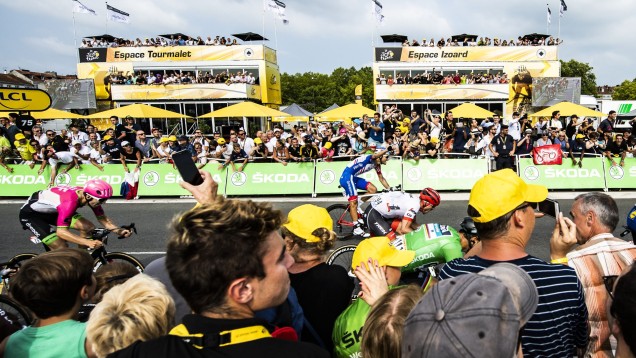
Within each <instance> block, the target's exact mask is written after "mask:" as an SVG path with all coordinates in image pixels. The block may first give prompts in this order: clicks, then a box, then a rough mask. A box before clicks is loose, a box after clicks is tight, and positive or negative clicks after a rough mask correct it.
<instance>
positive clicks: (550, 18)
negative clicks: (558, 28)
mask: <svg viewBox="0 0 636 358" xmlns="http://www.w3.org/2000/svg"><path fill="white" fill-rule="evenodd" d="M550 23H552V11H550V8H548V24H550Z"/></svg>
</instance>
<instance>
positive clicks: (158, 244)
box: [0, 198, 634, 263]
mask: <svg viewBox="0 0 636 358" xmlns="http://www.w3.org/2000/svg"><path fill="white" fill-rule="evenodd" d="M321 200H323V201H321ZM324 200H325V199H320V198H317V199H308V200H305V199H301V200H298V199H282V200H281V201H277V202H273V203H272V205H274V206H275V207H276V208H278V209H281V210H282V211H283V212H285V213H287V212H289V210H291V209H292V208H294V207H296V206H298V205H301V204H303V203H305V202H310V203H313V204H316V205H322V206H324V207H327V206H328V205H331V204H333V203H334V201H331V202H326V201H324ZM559 202H560V203H561V210H562V211H564V212H568V211H569V209H570V206H571V205H572V200H559ZM617 202H618V205H619V209H620V215H621V220H620V223H621V224H623V223H624V222H625V220H624V218H625V217H626V215H627V210H629V209H631V207H632V205H634V200H633V199H618V200H617ZM466 205H467V200H457V201H449V200H447V201H444V202H443V203H442V205H441V206H440V207H439V208H437V209H436V210H434V211H433V212H431V213H429V214H427V215H426V220H425V221H426V222H438V223H442V224H449V225H452V226H454V227H456V228H457V227H459V222H460V221H461V220H462V218H463V217H464V216H465V214H466ZM20 206H21V204H18V203H16V202H12V203H5V202H0V217H3V218H4V220H3V223H2V229H0V233H1V235H0V260H1V261H6V260H8V259H9V258H11V257H13V255H15V254H18V253H23V252H34V253H41V252H43V248H42V247H41V245H40V244H38V245H35V244H32V243H31V242H30V241H29V236H30V235H29V232H28V231H24V230H22V228H21V226H20V223H19V221H18V211H19V209H20ZM192 206H193V202H192V201H191V200H185V199H174V200H171V201H167V200H160V201H159V200H158V201H157V202H153V203H148V202H147V201H142V202H133V201H131V202H121V201H120V202H110V203H108V204H106V206H105V209H106V212H107V214H108V215H109V216H111V217H112V218H113V219H114V220H115V222H116V223H118V224H120V225H123V224H128V223H130V222H135V223H136V225H137V228H138V230H139V235H135V236H133V237H132V238H129V239H125V240H117V239H116V238H115V237H114V235H112V237H111V239H110V241H109V245H108V247H109V249H110V251H124V252H129V253H132V254H133V255H134V256H137V257H138V258H139V259H140V260H141V261H142V262H144V263H148V262H150V261H152V260H153V259H155V258H157V257H159V256H160V255H161V254H162V253H163V252H164V251H165V243H166V239H167V237H168V235H169V230H168V223H169V222H170V220H171V219H172V218H173V217H174V216H175V215H176V214H177V213H179V212H181V211H184V210H187V209H189V208H191V207H192ZM80 213H82V214H83V215H86V216H87V217H88V218H94V217H93V214H92V213H91V212H90V210H89V209H86V208H83V209H81V210H80ZM418 222H424V219H423V217H422V215H421V214H418ZM553 228H554V219H552V218H550V217H545V218H542V219H538V220H537V225H536V228H535V230H534V235H533V237H532V240H531V242H530V244H529V246H528V251H529V252H530V253H531V254H533V255H535V256H538V257H540V258H542V259H547V258H549V250H550V247H549V237H550V235H551V233H552V229H553ZM618 233H619V230H617V232H616V233H615V234H616V235H618ZM348 243H351V242H349V241H340V242H338V245H343V244H348Z"/></svg>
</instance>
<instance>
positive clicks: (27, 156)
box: [13, 133, 37, 169]
mask: <svg viewBox="0 0 636 358" xmlns="http://www.w3.org/2000/svg"><path fill="white" fill-rule="evenodd" d="M13 144H14V145H15V150H17V151H18V153H20V157H21V158H22V163H21V164H28V165H29V168H31V169H33V167H34V166H35V161H34V160H33V155H34V154H35V153H37V150H35V148H33V147H32V146H31V144H29V141H27V139H26V137H25V136H24V134H22V133H17V134H16V135H15V142H14V143H13Z"/></svg>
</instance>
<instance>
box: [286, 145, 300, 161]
mask: <svg viewBox="0 0 636 358" xmlns="http://www.w3.org/2000/svg"><path fill="white" fill-rule="evenodd" d="M300 148H301V147H300V145H299V146H297V147H294V146H292V145H290V146H289V148H287V149H288V150H289V155H291V156H292V157H294V158H300Z"/></svg>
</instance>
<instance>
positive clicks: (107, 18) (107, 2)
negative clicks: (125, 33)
mask: <svg viewBox="0 0 636 358" xmlns="http://www.w3.org/2000/svg"><path fill="white" fill-rule="evenodd" d="M105 3H106V33H108V1H105Z"/></svg>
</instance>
